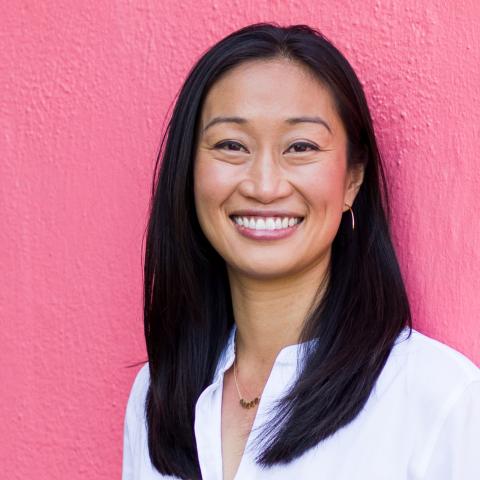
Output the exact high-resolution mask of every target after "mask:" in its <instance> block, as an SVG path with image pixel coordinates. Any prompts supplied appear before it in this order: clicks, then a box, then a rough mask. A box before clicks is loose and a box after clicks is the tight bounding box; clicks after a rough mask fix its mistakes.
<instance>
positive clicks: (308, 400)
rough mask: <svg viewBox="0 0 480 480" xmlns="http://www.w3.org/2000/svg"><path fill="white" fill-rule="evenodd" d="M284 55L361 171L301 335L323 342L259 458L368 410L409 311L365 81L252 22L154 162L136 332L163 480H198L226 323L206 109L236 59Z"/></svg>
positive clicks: (293, 31) (310, 36)
mask: <svg viewBox="0 0 480 480" xmlns="http://www.w3.org/2000/svg"><path fill="white" fill-rule="evenodd" d="M282 57H283V58H288V59H292V60H295V61H298V62H301V63H302V64H303V65H305V66H307V67H308V68H310V70H311V71H312V72H313V73H314V74H315V75H316V77H317V78H318V80H319V81H320V82H321V83H322V84H323V85H324V86H326V87H327V88H328V90H329V91H330V93H331V95H332V97H333V99H334V102H335V105H336V108H337V112H338V114H339V116H340V118H341V120H342V122H343V125H344V127H345V130H346V132H347V138H348V163H349V165H350V166H352V165H354V164H358V163H361V164H363V165H364V166H365V173H364V180H363V183H362V185H361V187H360V190H359V192H358V194H357V197H356V199H355V203H354V206H353V209H354V213H355V218H356V225H355V229H354V230H352V226H351V223H350V216H349V214H348V213H347V215H344V217H343V218H342V221H341V223H340V227H339V230H338V233H337V235H336V237H335V239H334V242H333V245H332V252H331V259H330V266H329V275H328V285H326V287H325V289H324V291H323V295H322V297H321V301H319V302H318V305H316V306H315V307H314V308H312V309H311V311H310V313H309V315H308V316H307V318H305V323H304V328H303V331H302V335H301V339H300V340H302V339H312V338H318V339H320V341H318V342H317V343H316V347H315V348H314V349H312V351H311V352H310V353H309V354H308V356H307V357H306V361H305V365H304V368H303V369H302V371H301V372H300V373H299V375H298V377H297V380H296V382H295V383H294V385H293V387H292V388H291V389H290V391H289V392H288V393H287V394H286V395H285V396H284V398H283V399H281V401H280V402H279V403H278V408H277V415H276V417H275V418H274V420H273V421H271V422H270V423H269V424H267V425H266V426H265V427H264V430H263V432H262V433H263V435H262V438H263V443H262V448H260V449H259V454H258V456H257V462H258V463H259V464H261V465H262V466H263V467H268V466H272V465H274V464H278V463H288V462H290V461H291V460H293V459H295V458H297V457H299V456H300V455H302V454H303V453H304V452H306V451H307V450H308V449H310V448H311V447H313V446H315V445H317V444H318V443H319V442H321V441H322V440H323V439H326V438H327V437H329V436H330V435H332V434H333V433H334V432H336V431H337V430H338V429H339V428H341V427H343V426H345V425H346V424H348V423H349V422H351V421H352V420H353V419H354V418H355V417H356V416H357V415H358V413H359V412H360V411H361V410H362V408H363V406H364V405H365V403H366V401H367V399H368V397H369V395H370V393H371V391H372V389H373V387H374V384H375V382H376V380H377V378H378V376H379V374H380V372H381V370H382V368H383V366H384V364H385V362H386V360H387V358H388V355H389V353H390V351H391V349H392V346H393V344H394V342H395V340H396V338H397V337H398V335H399V333H400V332H401V331H402V330H403V329H404V328H405V327H407V326H408V327H409V328H410V332H411V328H412V324H411V316H410V308H409V304H408V299H407V295H406V292H405V288H404V283H403V280H402V277H401V272H400V269H399V265H398V262H397V258H396V255H395V252H394V248H393V245H392V241H391V236H390V232H389V226H388V212H389V207H388V199H387V188H386V181H385V175H384V171H383V167H382V162H381V157H380V153H379V151H378V147H377V142H376V139H375V134H374V130H373V126H372V120H371V116H370V112H369V109H368V105H367V102H366V99H365V95H364V92H363V89H362V87H361V84H360V82H359V80H358V78H357V76H356V74H355V72H354V70H353V69H352V67H351V66H350V64H349V63H348V61H347V60H346V59H345V57H344V56H343V55H342V54H341V53H340V52H339V51H338V50H337V49H336V48H335V47H334V46H333V45H332V43H331V42H330V41H328V40H327V39H326V38H325V37H324V36H323V35H322V34H321V33H320V32H319V31H317V30H315V29H313V28H311V27H309V26H307V25H294V26H289V27H281V26H278V25H277V24H273V23H259V24H254V25H249V26H247V27H244V28H242V29H240V30H238V31H236V32H233V33H231V34H230V35H228V36H227V37H225V38H224V39H222V40H221V41H219V42H218V43H217V44H215V45H214V46H213V47H211V48H210V49H209V50H208V51H207V52H206V53H205V54H204V55H203V56H202V57H201V58H200V59H199V60H198V62H197V63H196V64H195V66H194V67H193V68H192V70H191V71H190V73H189V74H188V77H187V79H186V81H185V83H184V85H183V87H182V88H181V90H180V92H179V95H178V98H177V101H176V104H175V107H174V110H173V113H172V116H171V119H170V121H169V123H168V126H167V129H166V131H165V134H164V136H163V138H162V142H161V147H160V152H159V155H158V158H157V164H156V168H155V174H154V181H153V186H152V198H151V205H150V218H149V222H148V226H147V230H146V234H147V236H146V244H145V263H144V283H145V284H144V328H145V341H146V347H147V352H148V360H149V369H150V386H149V390H148V393H147V399H146V405H145V409H146V410H145V412H146V420H147V429H148V447H149V453H150V459H151V461H152V464H153V465H154V466H155V467H156V468H157V470H158V471H159V472H161V473H163V474H170V475H176V476H178V477H180V478H184V479H186V478H188V479H197V478H201V474H200V466H199V461H198V454H197V448H196V442H195V435H194V420H195V404H196V402H197V399H198V397H199V396H200V394H201V392H202V391H203V390H204V389H205V388H206V387H207V386H208V385H209V384H210V383H211V382H212V380H213V375H214V373H215V368H216V365H217V362H218V359H219V356H220V354H221V352H222V350H223V348H224V347H225V345H226V343H227V340H228V337H229V333H230V331H231V328H232V326H233V323H234V317H233V309H232V303H231V293H230V286H229V282H228V276H227V270H226V265H225V261H224V260H223V258H222V257H220V255H219V254H218V253H217V252H216V251H215V250H214V249H213V247H212V246H211V245H210V243H209V242H208V240H207V239H206V237H205V236H204V234H203V232H202V230H201V228H200V225H199V223H198V220H197V216H196V212H195V206H194V196H193V161H194V156H195V148H196V141H197V137H196V132H197V127H198V120H199V116H200V112H201V108H202V104H203V100H204V99H205V96H206V94H207V92H208V91H209V88H210V87H211V86H212V85H213V83H215V81H216V80H218V78H219V76H220V75H221V74H222V73H224V72H226V71H228V70H229V69H231V68H232V67H235V66H237V65H239V64H240V63H242V62H246V61H249V60H258V59H273V58H282Z"/></svg>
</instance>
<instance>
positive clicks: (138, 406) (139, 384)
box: [127, 362, 150, 421]
mask: <svg viewBox="0 0 480 480" xmlns="http://www.w3.org/2000/svg"><path fill="white" fill-rule="evenodd" d="M149 385H150V367H149V363H148V362H147V363H145V365H143V366H142V367H141V368H140V370H139V371H138V372H137V374H136V376H135V378H134V380H133V383H132V386H131V388H130V394H129V396H128V402H127V416H128V417H129V419H130V420H131V421H133V420H137V421H138V420H139V419H142V418H143V417H144V414H145V399H146V396H147V392H148V387H149Z"/></svg>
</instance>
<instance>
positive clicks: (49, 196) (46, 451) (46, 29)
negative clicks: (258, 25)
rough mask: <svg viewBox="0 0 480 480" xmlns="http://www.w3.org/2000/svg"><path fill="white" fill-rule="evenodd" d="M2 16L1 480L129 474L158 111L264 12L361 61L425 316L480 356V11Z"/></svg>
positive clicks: (211, 8)
mask: <svg viewBox="0 0 480 480" xmlns="http://www.w3.org/2000/svg"><path fill="white" fill-rule="evenodd" d="M419 3H422V4H423V7H422V8H419V7H418V4H419ZM1 15H2V29H1V33H0V65H1V67H2V68H1V73H0V92H1V94H0V154H1V156H0V220H1V228H0V252H1V253H0V256H1V258H0V264H1V289H0V321H1V325H0V327H1V349H0V356H1V358H0V365H1V367H0V371H1V373H0V375H1V379H0V384H1V388H2V394H1V395H2V398H1V402H0V420H1V421H0V429H1V431H0V465H2V474H1V475H2V478H8V479H20V478H21V479H27V478H36V479H37V480H42V479H45V480H46V479H49V480H56V479H69V480H75V479H80V478H91V479H112V478H119V475H120V469H121V455H122V451H121V449H122V447H121V439H122V427H123V414H124V408H125V403H126V399H127V395H128V391H129V389H130V386H131V382H132V379H133V377H134V375H135V372H136V370H137V369H126V368H125V366H126V364H128V363H132V362H135V361H139V360H142V359H143V358H145V351H144V346H143V331H142V318H141V294H142V291H141V281H142V271H141V240H142V233H143V229H144V226H145V220H146V212H147V202H148V193H149V188H150V178H151V174H152V168H153V161H154V157H155V152H156V148H157V146H158V143H159V139H160V132H161V130H162V126H163V121H164V117H165V115H166V114H167V112H168V109H169V107H170V105H171V103H172V100H173V98H174V95H175V93H176V92H177V90H178V88H179V87H180V85H181V82H182V80H183V79H184V77H185V75H186V73H187V71H188V70H189V68H190V66H191V65H192V62H193V61H194V60H195V59H197V58H198V56H199V55H200V54H201V53H202V52H203V51H204V50H205V49H206V48H207V47H208V46H210V45H211V44H212V42H214V41H215V40H217V39H219V38H220V37H222V36H223V35H225V34H226V33H227V32H230V31H231V30H233V29H236V28H238V27H240V26H243V25H245V24H247V23H251V22H254V21H261V20H276V21H278V22H280V23H281V24H290V23H305V22H306V23H310V24H312V25H314V26H317V27H318V28H320V29H321V30H323V32H324V33H325V34H326V35H327V36H329V37H330V38H331V39H333V40H334V41H335V42H336V43H337V45H338V46H339V47H340V48H341V49H342V50H343V51H344V53H345V54H346V55H347V57H348V58H349V59H350V60H351V62H352V63H353V65H354V67H355V68H356V69H357V71H358V74H359V76H360V78H361V79H362V81H363V83H364V85H365V89H366V92H367V95H368V98H369V100H370V104H371V107H372V110H373V115H374V119H375V122H376V127H377V130H378V136H379V140H380V144H381V147H382V148H383V151H384V154H385V159H386V161H387V164H388V173H389V177H390V180H391V184H392V187H393V188H392V193H393V207H394V211H395V221H394V234H395V242H396V245H397V246H398V250H399V255H400V259H401V264H402V268H403V271H404V273H405V277H406V280H407V283H408V289H409V292H410V295H411V299H412V302H413V307H414V313H415V326H416V328H417V329H419V330H420V331H423V332H426V333H427V334H429V335H431V336H433V337H436V338H438V339H440V340H443V341H444V342H446V343H448V344H450V345H452V346H454V347H455V348H457V349H459V350H460V351H462V352H463V353H465V354H467V355H468V356H470V358H472V360H474V361H475V362H476V363H477V364H479V365H480V322H479V312H480V294H479V292H478V285H479V282H478V276H479V273H480V253H479V252H480V222H479V218H478V213H477V207H478V204H479V201H480V195H479V185H480V168H479V160H478V152H479V147H480V145H479V138H480V132H479V125H480V109H479V91H480V88H479V86H480V73H479V65H480V49H479V43H478V38H479V36H480V33H479V24H480V4H479V2H477V1H476V0H462V1H456V2H455V1H453V0H438V1H436V0H435V1H434V0H431V1H426V0H425V1H423V2H418V1H416V0H405V1H403V2H400V1H394V0H391V1H380V0H378V1H373V0H369V1H364V0H362V1H360V0H359V1H357V2H336V1H335V2H334V1H331V0H325V1H315V2H301V1H295V0H293V1H290V2H280V1H266V0H261V1H259V0H255V1H253V0H252V1H246V0H244V1H235V2H232V1H225V0H223V1H221V2H220V1H217V0H215V1H211V2H207V1H204V0H195V1H191V0H187V1H184V2H179V1H171V0H168V1H163V2H160V1H158V2H154V1H147V0H135V1H131V2H128V1H125V0H117V1H108V2H107V1H104V2H99V1H98V0H96V1H93V0H82V1H81V2H74V1H71V2H67V1H57V2H38V1H33V0H30V1H16V2H7V1H5V2H3V5H2V14H1Z"/></svg>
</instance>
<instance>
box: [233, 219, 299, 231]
mask: <svg viewBox="0 0 480 480" xmlns="http://www.w3.org/2000/svg"><path fill="white" fill-rule="evenodd" d="M233 221H234V222H235V223H236V224H238V225H241V226H244V227H246V228H250V229H252V230H280V229H282V228H288V227H293V226H294V225H296V224H297V223H299V222H300V221H301V217H233Z"/></svg>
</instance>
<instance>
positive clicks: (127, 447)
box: [122, 363, 149, 480]
mask: <svg viewBox="0 0 480 480" xmlns="http://www.w3.org/2000/svg"><path fill="white" fill-rule="evenodd" d="M148 368H149V367H148V363H147V364H145V365H144V366H143V367H142V368H141V369H140V371H139V372H138V373H137V376H136V377H135V380H134V382H133V385H132V388H131V390H130V395H129V397H128V401H127V407H126V409H125V417H124V422H123V461H122V480H135V479H136V477H135V471H136V468H135V464H136V463H138V460H139V459H138V458H137V452H136V450H137V448H136V445H137V444H138V442H137V437H138V435H139V433H138V430H139V428H140V422H141V417H139V412H143V409H144V405H143V402H144V401H145V390H146V387H147V384H148V381H149V378H147V377H148V375H149V371H148Z"/></svg>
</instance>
